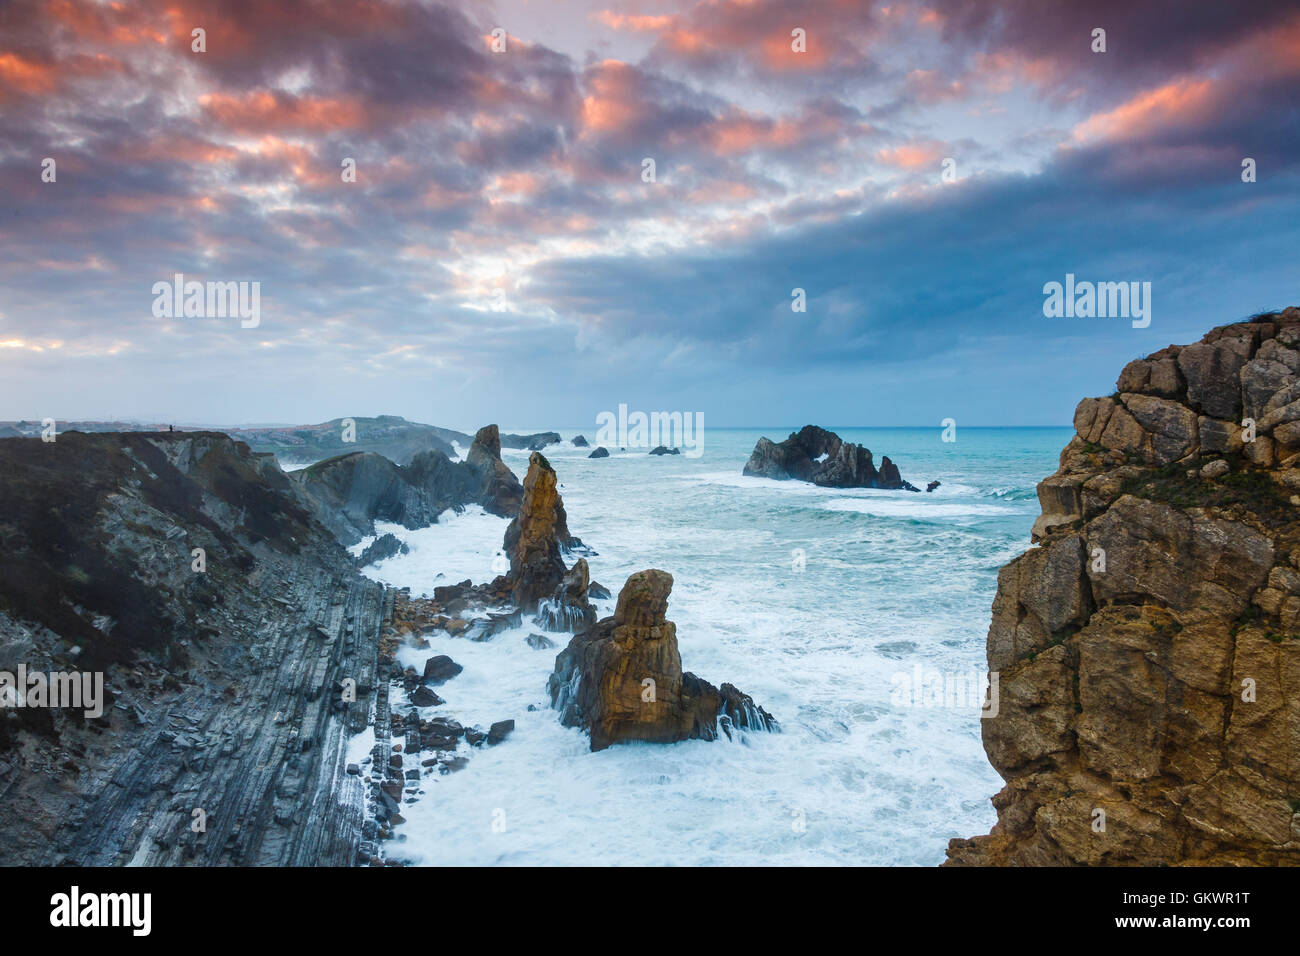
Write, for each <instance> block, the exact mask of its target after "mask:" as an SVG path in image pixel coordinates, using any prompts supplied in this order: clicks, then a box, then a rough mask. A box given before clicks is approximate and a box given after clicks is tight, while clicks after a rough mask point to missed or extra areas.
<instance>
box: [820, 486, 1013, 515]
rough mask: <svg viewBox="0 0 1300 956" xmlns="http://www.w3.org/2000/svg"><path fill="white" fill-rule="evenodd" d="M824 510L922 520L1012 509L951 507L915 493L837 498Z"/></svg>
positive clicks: (1000, 512)
mask: <svg viewBox="0 0 1300 956" xmlns="http://www.w3.org/2000/svg"><path fill="white" fill-rule="evenodd" d="M825 508H826V510H827V511H853V512H857V513H858V514H864V515H872V516H875V517H883V518H920V519H922V520H937V519H940V518H968V517H975V516H984V515H1005V514H1007V513H1008V510H1009V509H1007V508H1004V507H1002V506H1000V505H986V504H978V503H976V502H967V503H962V504H949V503H947V502H942V501H939V502H934V501H926V500H925V499H924V498H917V497H916V496H915V493H912V494H911V497H909V498H884V497H871V498H836V499H834V500H832V501H828V502H826V505H825Z"/></svg>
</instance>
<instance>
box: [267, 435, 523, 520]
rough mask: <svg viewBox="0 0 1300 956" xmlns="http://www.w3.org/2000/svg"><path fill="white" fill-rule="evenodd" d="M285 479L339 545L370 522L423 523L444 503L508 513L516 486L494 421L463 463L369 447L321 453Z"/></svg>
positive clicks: (519, 496) (517, 498) (513, 509)
mask: <svg viewBox="0 0 1300 956" xmlns="http://www.w3.org/2000/svg"><path fill="white" fill-rule="evenodd" d="M289 479H290V480H291V482H292V485H293V487H294V488H296V489H297V490H298V492H299V498H300V499H301V500H302V501H303V503H304V504H306V505H307V506H308V507H309V508H310V509H311V510H312V513H313V514H314V515H315V517H316V519H317V520H318V521H320V522H321V523H322V524H323V525H325V526H326V527H327V528H329V529H330V530H331V531H333V532H334V534H335V536H336V537H337V538H338V539H339V540H340V541H341V542H342V543H343V544H345V545H354V544H358V543H359V542H360V541H361V540H362V539H364V538H366V537H368V536H370V535H372V534H374V533H375V522H376V521H391V522H393V523H395V524H400V525H401V526H402V527H404V528H409V529H412V530H414V529H417V528H427V527H428V526H429V525H431V524H434V523H435V522H437V520H438V515H440V514H442V512H444V511H446V510H448V509H458V508H463V507H464V506H465V505H467V504H480V505H482V506H483V509H484V510H485V511H487V512H489V513H491V514H495V515H498V516H500V517H503V518H505V517H514V515H516V514H517V513H518V511H519V505H520V503H521V502H522V500H523V488H522V486H521V485H520V484H519V480H518V479H517V478H516V477H515V476H514V473H513V472H512V471H511V470H510V469H509V467H507V466H506V464H505V463H504V462H503V461H502V460H501V444H500V439H499V437H498V433H497V426H495V425H487V426H485V427H483V428H480V429H479V431H478V434H477V435H476V436H475V437H474V442H473V444H472V445H471V446H470V450H469V452H468V454H467V456H466V459H465V461H463V462H459V461H457V462H453V461H451V460H450V459H449V458H448V457H447V456H446V455H444V454H443V453H442V452H440V451H436V450H432V451H424V452H420V453H419V454H417V455H415V456H414V457H413V458H412V459H411V463H410V464H408V465H398V464H395V463H394V462H391V461H389V460H388V459H387V458H384V457H383V456H382V455H378V454H376V453H374V452H352V453H350V454H347V455H340V456H338V457H336V458H327V459H325V460H324V461H320V462H317V463H316V464H314V465H311V466H309V467H307V468H304V469H302V470H300V471H296V472H291V473H290V474H289Z"/></svg>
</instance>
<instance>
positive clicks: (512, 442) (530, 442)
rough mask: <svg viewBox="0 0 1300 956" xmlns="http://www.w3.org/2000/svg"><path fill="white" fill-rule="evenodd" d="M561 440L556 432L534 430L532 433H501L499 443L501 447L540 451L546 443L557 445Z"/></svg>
mask: <svg viewBox="0 0 1300 956" xmlns="http://www.w3.org/2000/svg"><path fill="white" fill-rule="evenodd" d="M560 441H561V438H560V435H559V433H558V432H536V433H534V434H532V435H502V436H501V445H502V447H503V448H513V449H515V450H516V451H524V450H527V451H541V450H542V449H543V448H545V447H546V446H548V445H558V444H559V443H560Z"/></svg>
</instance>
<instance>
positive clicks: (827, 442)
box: [742, 425, 917, 491]
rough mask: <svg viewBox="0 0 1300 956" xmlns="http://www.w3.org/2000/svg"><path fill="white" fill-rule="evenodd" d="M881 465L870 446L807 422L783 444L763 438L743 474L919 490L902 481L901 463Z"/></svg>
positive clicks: (829, 484)
mask: <svg viewBox="0 0 1300 956" xmlns="http://www.w3.org/2000/svg"><path fill="white" fill-rule="evenodd" d="M880 464H881V467H880V468H879V470H877V468H876V466H875V463H874V462H873V461H872V457H871V451H870V449H867V448H863V447H862V446H861V445H855V444H853V443H852V442H844V441H841V440H840V436H839V435H837V434H835V433H834V432H832V431H827V430H826V429H825V428H819V427H818V426H816V425H805V426H804V427H803V428H801V429H799V431H798V432H795V433H792V434H791V435H790V437H789V438H787V439H786V440H785V441H783V442H780V443H777V442H774V441H772V440H771V439H768V438H760V439H759V440H758V443H757V444H756V445H755V446H754V451H753V453H751V454H750V456H749V461H748V462H746V463H745V468H744V471H743V472H742V473H743V474H745V475H750V476H752V477H755V478H775V479H777V480H778V481H784V480H788V479H795V480H798V481H811V482H813V483H814V484H817V485H822V486H824V487H827V488H889V489H906V490H908V491H916V490H917V489H916V488H914V487H912V485H910V484H909V483H908V482H906V481H904V480H903V477H902V475H900V474H899V472H898V466H897V465H895V464H894V463H893V462H892V461H890V460H889V459H888V458H884V459H882V460H881V463H880Z"/></svg>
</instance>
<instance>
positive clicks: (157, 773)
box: [0, 432, 386, 867]
mask: <svg viewBox="0 0 1300 956" xmlns="http://www.w3.org/2000/svg"><path fill="white" fill-rule="evenodd" d="M0 475H3V486H4V490H5V493H4V494H3V495H0V538H3V540H4V541H5V542H6V546H5V548H4V549H3V550H2V552H0V671H7V672H9V673H13V672H14V670H15V668H16V666H17V665H18V664H19V663H22V664H25V665H26V666H27V667H28V668H29V669H31V670H32V671H37V670H39V671H51V670H57V671H77V670H88V671H93V672H102V673H103V678H104V683H103V690H104V692H105V694H106V699H105V700H103V704H104V709H103V713H102V714H101V715H99V716H93V717H87V716H85V715H84V713H83V712H82V711H81V710H80V709H77V708H70V709H66V710H65V709H62V708H48V709H46V708H42V709H20V710H16V711H9V712H8V713H7V714H3V715H0V864H3V865H7V866H20V865H21V866H55V865H64V864H66V865H76V866H96V867H102V866H124V865H128V864H130V863H143V864H144V865H148V866H181V865H189V866H228V865H241V866H257V865H260V866H303V865H310V866H346V865H349V864H350V863H352V862H353V861H354V859H355V857H356V854H357V848H358V845H359V844H360V842H361V840H362V824H363V810H364V795H363V794H362V793H361V791H360V789H359V784H356V783H353V784H350V785H344V786H343V787H340V786H339V780H340V778H341V777H342V776H344V771H345V764H346V761H347V759H348V740H349V738H350V737H351V735H353V734H356V733H357V732H358V731H360V730H362V729H364V728H365V727H366V726H367V724H368V722H369V717H368V715H369V713H370V710H371V707H372V705H373V701H374V697H373V694H374V693H375V688H376V687H377V686H378V685H379V684H381V683H383V680H382V675H383V674H386V671H384V670H383V668H384V667H385V666H386V665H383V664H381V662H380V660H379V655H380V647H379V645H380V644H381V643H382V641H381V638H380V635H379V631H380V628H381V626H382V622H383V619H384V614H385V612H384V605H385V601H384V588H383V586H382V585H380V584H378V583H375V582H372V581H368V580H366V579H364V578H362V577H361V576H360V575H359V574H358V573H357V570H356V567H355V564H354V562H353V560H352V558H351V557H350V556H349V555H348V554H347V552H346V551H345V550H344V549H343V548H342V547H341V546H340V544H339V542H338V541H337V539H336V538H335V537H334V536H333V535H332V534H331V533H330V532H329V531H328V530H327V529H326V528H324V527H323V526H322V525H321V524H319V523H318V522H316V521H315V520H314V519H313V518H312V516H311V514H310V513H309V512H308V510H307V509H306V508H304V507H303V504H302V502H301V500H300V499H299V497H298V495H297V494H296V492H295V490H294V488H293V487H292V482H291V481H290V479H289V478H288V477H287V476H286V475H285V474H284V473H283V472H281V470H280V468H279V466H278V464H277V463H276V460H275V458H274V456H272V455H258V454H253V453H251V452H250V451H249V449H248V446H247V445H245V444H243V443H242V442H236V441H233V440H232V439H230V438H229V437H227V436H226V435H223V434H218V433H212V432H185V433H182V432H175V433H167V432H164V433H156V434H144V433H112V432H109V433H99V434H94V435H85V434H78V433H76V432H71V433H65V434H60V435H59V438H58V441H57V442H54V443H49V444H46V443H43V442H41V441H39V440H37V439H30V438H23V439H10V440H6V441H4V442H2V443H0ZM70 542H75V543H76V548H75V550H72V549H70V548H69V543H70ZM196 549H202V554H203V556H204V561H203V564H202V567H203V570H202V571H201V572H200V571H199V569H198V568H197V567H196V566H195V561H196V558H195V556H194V551H195V550H196ZM74 562H75V563H74ZM73 647H76V648H79V650H78V651H75V652H73V651H71V650H70V649H71V648H73ZM346 680H351V681H353V682H354V684H353V687H354V688H355V690H356V695H355V696H354V698H353V701H352V702H346V701H344V700H343V699H341V698H342V696H343V695H342V694H341V693H340V691H341V689H342V687H343V682H344V681H346ZM180 795H202V796H201V798H200V799H201V800H202V801H203V803H202V806H203V807H204V809H205V811H206V813H207V817H206V826H207V829H206V832H205V833H203V834H197V833H195V832H193V830H192V829H191V825H192V823H193V819H192V818H191V810H192V809H193V806H197V805H198V803H197V802H191V801H188V800H185V799H182V798H181V796H180Z"/></svg>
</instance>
